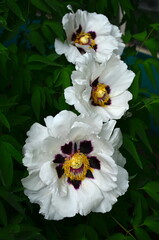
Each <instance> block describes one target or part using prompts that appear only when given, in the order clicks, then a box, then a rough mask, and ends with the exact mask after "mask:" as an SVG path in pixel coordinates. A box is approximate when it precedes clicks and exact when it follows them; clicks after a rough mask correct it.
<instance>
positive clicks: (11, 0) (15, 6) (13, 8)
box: [6, 0, 25, 21]
mask: <svg viewBox="0 0 159 240" xmlns="http://www.w3.org/2000/svg"><path fill="white" fill-rule="evenodd" d="M6 2H7V5H8V7H9V9H10V10H11V11H12V12H13V13H14V14H15V15H16V16H17V17H19V18H20V19H21V20H22V21H25V19H24V18H23V15H22V12H21V9H20V8H19V6H18V4H17V3H16V1H15V0H6Z"/></svg>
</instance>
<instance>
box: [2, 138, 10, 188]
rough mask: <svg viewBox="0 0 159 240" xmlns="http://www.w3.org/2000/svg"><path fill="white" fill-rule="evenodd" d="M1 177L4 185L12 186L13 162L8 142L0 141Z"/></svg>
mask: <svg viewBox="0 0 159 240" xmlns="http://www.w3.org/2000/svg"><path fill="white" fill-rule="evenodd" d="M0 153H1V160H0V178H1V180H2V183H3V185H5V186H10V185H11V183H12V178H13V163H12V158H11V155H10V153H9V152H8V147H7V143H5V142H3V141H0Z"/></svg>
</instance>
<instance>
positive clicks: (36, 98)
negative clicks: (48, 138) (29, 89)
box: [31, 87, 41, 120]
mask: <svg viewBox="0 0 159 240" xmlns="http://www.w3.org/2000/svg"><path fill="white" fill-rule="evenodd" d="M31 104H32V108H33V111H34V113H35V116H36V118H37V120H39V118H40V109H41V90H40V87H35V88H34V90H33V93H32V97H31Z"/></svg>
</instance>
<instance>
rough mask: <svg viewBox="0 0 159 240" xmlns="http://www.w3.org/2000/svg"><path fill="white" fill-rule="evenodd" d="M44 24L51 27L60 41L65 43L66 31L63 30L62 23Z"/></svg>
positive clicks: (47, 22) (49, 22) (50, 22)
mask: <svg viewBox="0 0 159 240" xmlns="http://www.w3.org/2000/svg"><path fill="white" fill-rule="evenodd" d="M44 24H45V25H47V26H49V27H50V29H51V30H52V31H53V32H54V33H55V35H56V36H57V37H58V38H59V39H61V40H62V41H64V30H63V27H62V25H61V23H59V22H56V21H45V22H44Z"/></svg>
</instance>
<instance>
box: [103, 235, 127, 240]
mask: <svg viewBox="0 0 159 240" xmlns="http://www.w3.org/2000/svg"><path fill="white" fill-rule="evenodd" d="M124 239H125V236H124V234H122V233H115V234H113V235H112V236H110V237H108V238H107V239H106V240H124Z"/></svg>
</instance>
